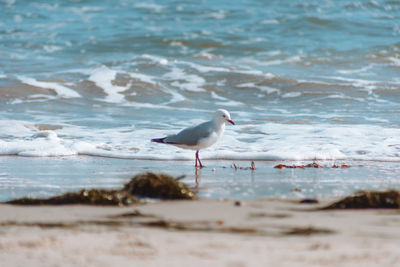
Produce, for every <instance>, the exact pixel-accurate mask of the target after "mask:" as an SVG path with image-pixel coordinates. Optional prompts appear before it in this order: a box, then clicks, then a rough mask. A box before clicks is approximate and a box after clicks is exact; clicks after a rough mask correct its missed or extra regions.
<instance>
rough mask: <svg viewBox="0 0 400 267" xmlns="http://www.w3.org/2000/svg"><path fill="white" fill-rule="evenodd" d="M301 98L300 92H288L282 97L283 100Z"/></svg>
mask: <svg viewBox="0 0 400 267" xmlns="http://www.w3.org/2000/svg"><path fill="white" fill-rule="evenodd" d="M299 96H301V92H289V93H285V94H283V95H282V97H283V98H293V97H299Z"/></svg>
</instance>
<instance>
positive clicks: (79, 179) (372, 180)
mask: <svg viewBox="0 0 400 267" xmlns="http://www.w3.org/2000/svg"><path fill="white" fill-rule="evenodd" d="M340 162H341V161H340ZM203 163H204V164H205V165H206V168H203V169H196V168H194V166H193V165H194V162H192V161H154V160H123V159H113V158H102V157H89V156H74V157H53V158H47V157H46V158H35V157H15V156H11V157H5V156H3V157H0V166H2V171H1V173H0V201H7V200H11V199H15V198H21V197H25V196H26V197H49V196H52V195H57V194H62V193H65V192H70V191H77V190H80V189H83V188H86V189H90V188H104V189H112V188H114V189H115V188H120V187H121V186H122V185H123V184H125V183H126V182H127V181H129V180H130V178H132V177H133V176H134V175H136V174H138V173H142V172H147V171H152V172H156V173H166V174H170V175H172V176H173V177H181V176H185V178H184V179H182V180H181V181H182V182H184V183H185V184H187V185H188V186H189V187H191V188H194V189H195V190H198V192H199V196H200V197H204V198H217V199H218V198H237V199H258V198H264V197H268V198H284V199H285V198H294V197H299V198H302V197H303V198H306V197H307V198H309V197H314V198H320V197H326V196H334V197H335V196H345V195H349V194H351V193H353V192H355V191H358V190H364V189H369V190H376V189H382V190H386V189H400V180H398V179H397V177H400V163H393V162H383V163H382V162H360V161H346V162H345V163H346V164H347V165H349V166H350V168H344V169H343V168H336V169H334V168H305V169H301V168H296V169H289V168H284V169H277V168H274V166H276V165H278V164H281V163H285V164H288V165H291V164H298V162H297V161H290V162H288V161H255V170H251V169H250V167H251V162H250V161H236V162H235V161H224V160H218V161H213V160H204V162H203ZM319 163H321V165H328V166H329V167H331V166H332V163H333V161H321V162H319ZM234 165H236V167H237V168H236V169H235V168H234Z"/></svg>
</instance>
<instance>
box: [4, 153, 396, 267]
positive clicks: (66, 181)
mask: <svg viewBox="0 0 400 267" xmlns="http://www.w3.org/2000/svg"><path fill="white" fill-rule="evenodd" d="M203 161H204V162H203V163H204V164H206V165H207V167H206V168H204V169H201V170H197V171H195V169H194V168H193V165H192V164H193V162H190V161H146V160H128V159H110V158H101V157H99V158H96V157H85V156H76V157H63V158H24V157H0V164H1V166H2V171H1V173H0V176H1V177H0V178H1V179H0V181H1V183H2V184H1V185H2V186H1V191H0V192H1V197H2V199H1V200H3V201H4V200H9V199H11V198H15V197H22V196H44V197H45V196H49V195H54V194H59V193H63V192H66V191H74V190H78V189H80V188H93V187H97V188H120V187H122V185H123V184H124V183H126V182H127V181H128V180H129V179H130V178H131V177H132V176H133V175H135V174H137V173H140V172H143V171H154V172H162V171H164V172H166V173H169V174H171V175H173V176H175V177H177V176H181V175H186V178H184V179H183V182H185V183H187V184H188V185H189V186H190V187H191V188H193V189H194V190H197V191H198V192H199V196H200V199H199V200H195V201H162V202H160V201H150V202H148V203H146V204H140V205H134V206H130V207H93V206H81V205H76V206H57V207H54V206H36V207H28V206H11V205H5V204H3V205H0V262H1V266H110V265H115V266H232V267H237V266H383V265H384V266H399V265H400V256H399V251H400V250H399V248H398V240H399V238H400V230H399V229H400V217H399V215H400V213H399V211H398V210H347V211H315V210H314V209H315V208H316V207H319V206H323V205H326V204H328V203H330V202H332V201H334V200H335V199H337V198H338V197H339V196H341V195H345V194H349V193H352V192H354V191H355V190H358V189H386V188H399V181H398V179H397V177H398V175H397V172H398V169H399V168H398V165H399V163H387V162H356V161H350V162H349V161H347V162H346V163H347V164H349V166H350V168H344V169H340V168H339V169H333V168H328V167H327V168H322V169H314V168H309V169H275V168H274V165H276V164H279V163H282V162H259V161H256V162H255V167H256V169H255V170H250V169H248V167H249V166H250V162H247V161H236V162H231V161H210V160H203ZM294 163H295V162H285V164H294ZM320 163H321V164H322V165H323V166H331V164H332V162H320ZM339 163H340V162H339ZM233 164H235V165H236V167H237V168H235V167H234V166H233ZM262 195H264V196H267V197H268V198H265V197H264V198H263V197H260V196H262ZM277 196H279V197H277ZM304 197H312V198H317V199H318V200H319V203H318V204H299V203H298V200H299V199H302V198H304Z"/></svg>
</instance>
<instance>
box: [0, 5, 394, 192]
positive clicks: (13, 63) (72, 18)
mask: <svg viewBox="0 0 400 267" xmlns="http://www.w3.org/2000/svg"><path fill="white" fill-rule="evenodd" d="M0 18H1V19H0V155H5V156H19V157H20V156H26V157H34V158H38V159H39V160H40V159H42V160H44V157H65V156H81V155H85V156H89V157H97V156H101V157H111V158H115V159H128V160H132V159H136V160H138V159H146V160H185V161H193V160H194V155H193V152H192V151H186V150H180V149H177V148H175V147H168V146H160V145H158V144H154V143H151V142H149V140H150V139H151V138H155V137H162V136H165V135H167V134H171V133H175V132H177V131H179V130H181V129H182V128H183V127H188V126H191V125H194V124H196V123H200V122H203V121H205V120H208V119H210V117H211V116H212V113H213V112H214V111H215V110H216V109H218V108H224V109H227V110H229V111H230V113H231V115H232V119H233V120H234V121H235V122H236V125H235V126H227V129H226V132H225V134H224V136H223V138H222V140H220V142H219V143H217V144H216V145H215V146H213V147H211V148H208V149H205V150H204V151H201V153H200V155H201V157H202V159H204V160H219V159H225V160H229V161H232V160H261V161H270V160H277V161H282V160H290V161H300V162H303V161H310V160H333V161H349V160H362V161H371V162H381V161H385V162H394V163H396V162H400V116H399V115H398V114H399V111H400V94H399V93H400V76H399V71H400V41H399V40H400V1H383V0H381V1H311V0H308V1H307V0H306V1H233V2H231V1H201V2H196V3H194V2H193V3H192V2H189V1H153V2H145V1H143V2H138V1H123V0H119V1H56V2H51V3H48V1H34V2H32V1H18V0H5V1H1V2H0ZM389 165H390V166H395V164H394V165H391V164H389ZM28 178H29V177H28ZM30 179H33V178H32V177H30ZM110 179H111V178H110ZM5 180H7V179H5ZM3 181H4V179H3ZM94 185H96V183H95V182H94ZM99 185H100V184H99ZM27 190H28V189H27ZM264 194H265V196H267V195H270V193H268V192H267V191H264ZM257 196H264V195H263V191H262V190H261V191H260V192H259V193H257Z"/></svg>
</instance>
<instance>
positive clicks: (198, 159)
mask: <svg viewBox="0 0 400 267" xmlns="http://www.w3.org/2000/svg"><path fill="white" fill-rule="evenodd" d="M197 161H199V167H200V168H203V167H204V166H203V164H201V161H200V158H199V151H198V150H197V151H196V164H195V167H197Z"/></svg>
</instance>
